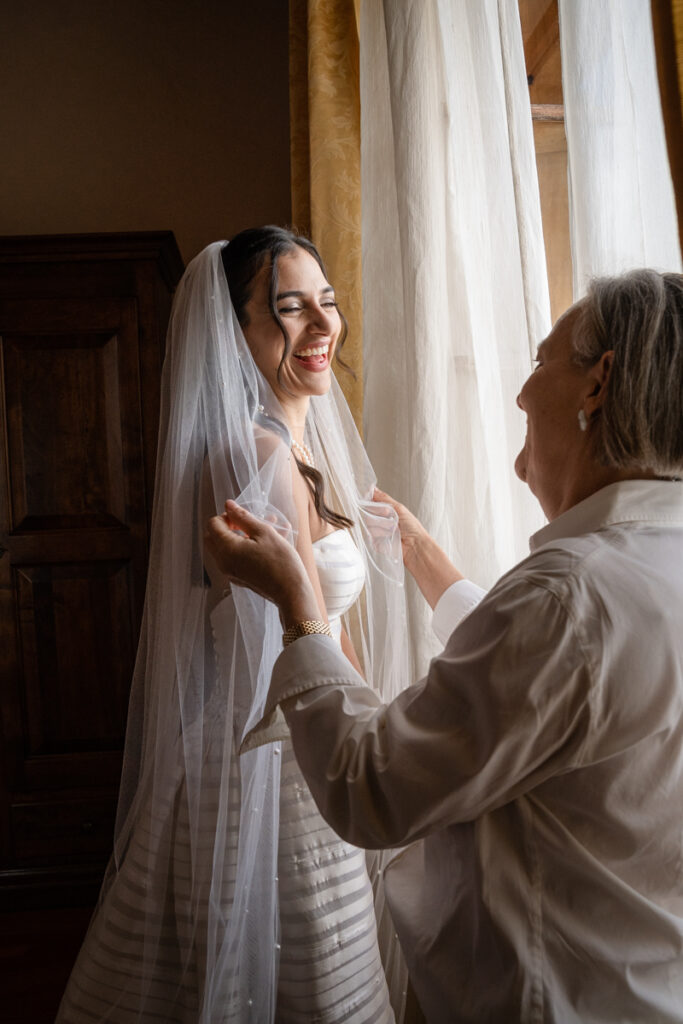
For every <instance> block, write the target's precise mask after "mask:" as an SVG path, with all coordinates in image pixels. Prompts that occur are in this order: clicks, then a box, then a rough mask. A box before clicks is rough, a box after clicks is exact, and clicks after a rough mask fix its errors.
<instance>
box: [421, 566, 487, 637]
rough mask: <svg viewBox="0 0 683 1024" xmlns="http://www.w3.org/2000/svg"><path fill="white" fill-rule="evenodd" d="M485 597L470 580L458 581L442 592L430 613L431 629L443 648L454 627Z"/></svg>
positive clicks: (482, 591)
mask: <svg viewBox="0 0 683 1024" xmlns="http://www.w3.org/2000/svg"><path fill="white" fill-rule="evenodd" d="M485 595H486V591H485V590H484V589H483V588H482V587H478V586H477V584H476V583H472V581H471V580H458V581H457V583H451V585H450V587H447V588H446V590H444V592H443V594H442V595H441V597H440V598H439V600H438V601H437V602H436V605H435V606H434V611H433V613H432V629H433V630H434V632H435V634H436V636H437V639H439V640H440V641H441V643H442V644H443V645H444V647H445V646H446V643H447V642H448V638H449V637H450V635H451V633H452V632H453V630H454V629H455V627H456V626H457V625H458V624H459V623H460V622H461V621H462V620H463V619H464V618H465V616H466V615H469V613H470V612H471V611H472V609H473V608H476V607H477V605H478V604H479V602H480V601H481V599H482V598H483V597H484V596H485Z"/></svg>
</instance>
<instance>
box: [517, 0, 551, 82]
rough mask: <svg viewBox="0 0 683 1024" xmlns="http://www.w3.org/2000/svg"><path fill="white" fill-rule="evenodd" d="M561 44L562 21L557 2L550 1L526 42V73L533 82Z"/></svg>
mask: <svg viewBox="0 0 683 1024" xmlns="http://www.w3.org/2000/svg"><path fill="white" fill-rule="evenodd" d="M559 42H560V19H559V15H558V11H557V0H548V3H547V5H546V7H545V10H544V11H543V14H542V15H541V17H540V18H539V20H538V21H537V23H536V26H535V28H534V30H533V32H530V33H529V35H528V36H527V38H526V39H525V41H524V60H525V63H526V73H527V76H528V77H529V79H530V80H533V79H534V78H535V77H536V75H537V74H538V72H539V70H540V68H541V67H542V66H543V64H544V62H545V60H546V58H547V57H548V54H549V53H550V51H551V50H552V48H553V47H554V46H556V45H559Z"/></svg>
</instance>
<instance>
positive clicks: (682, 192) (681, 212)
mask: <svg viewBox="0 0 683 1024" xmlns="http://www.w3.org/2000/svg"><path fill="white" fill-rule="evenodd" d="M651 6H652V28H653V30H654V39H655V52H656V55H657V73H658V76H659V92H660V96H661V100H662V115H663V117H664V130H665V132H666V144H667V149H668V151H669V165H670V168H671V178H672V180H673V186H674V195H675V197H676V209H677V210H678V237H679V240H680V241H681V248H683V0H651Z"/></svg>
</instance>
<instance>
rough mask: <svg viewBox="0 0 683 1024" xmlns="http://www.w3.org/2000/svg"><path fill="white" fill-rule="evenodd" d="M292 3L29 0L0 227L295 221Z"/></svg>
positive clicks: (18, 22)
mask: <svg viewBox="0 0 683 1024" xmlns="http://www.w3.org/2000/svg"><path fill="white" fill-rule="evenodd" d="M287 7H288V5H287V0H194V2H193V0H31V2H29V3H14V4H4V5H3V13H2V19H1V21H2V25H1V29H0V140H2V142H1V157H0V234H5V235H7V234H20V235H23V234H40V233H71V232H82V231H134V230H161V229H169V228H170V229H171V230H173V231H174V232H175V234H176V238H177V240H178V244H179V246H180V249H181V252H182V254H183V257H184V259H185V261H186V262H187V261H188V260H189V259H190V258H191V257H192V256H193V255H194V254H195V253H196V252H197V251H198V250H199V249H200V248H202V247H203V246H204V245H206V244H207V243H208V242H210V241H213V240H214V239H216V238H220V237H226V236H230V235H232V234H234V233H235V232H236V231H238V230H240V229H241V228H243V227H247V226H249V225H250V224H260V223H266V222H271V221H274V222H281V223H285V222H287V221H288V220H289V218H290V209H291V206H290V178H289V101H288V33H287Z"/></svg>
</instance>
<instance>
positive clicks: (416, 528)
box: [373, 487, 464, 608]
mask: <svg viewBox="0 0 683 1024" xmlns="http://www.w3.org/2000/svg"><path fill="white" fill-rule="evenodd" d="M373 498H374V500H375V501H378V502H383V503H384V504H387V505H390V506H391V507H392V508H393V510H394V511H395V512H396V515H397V516H398V528H399V531H400V533H401V547H402V549H403V564H404V565H405V567H406V569H407V570H408V572H409V573H410V574H411V576H413V578H414V579H415V582H416V583H417V585H418V587H419V588H420V590H421V591H422V594H423V596H424V598H425V599H426V600H427V602H428V603H429V605H430V607H432V608H434V607H436V604H437V601H438V600H439V598H440V597H441V595H442V594H443V593H444V591H445V590H447V589H448V587H450V585H451V584H452V583H457V582H458V581H459V580H461V579H463V578H464V577H463V575H462V573H461V572H460V571H459V570H458V569H456V568H455V566H454V565H453V563H452V562H451V561H450V559H449V558H448V555H447V554H446V553H445V551H443V550H442V549H441V548H440V547H439V545H438V544H437V543H436V541H435V540H434V539H433V538H432V537H430V535H429V534H428V533H427V531H426V530H425V528H424V526H423V525H422V523H421V522H420V521H419V519H417V518H416V516H414V515H413V513H412V512H411V511H410V510H409V509H407V508H406V507H405V505H401V503H400V502H398V501H396V500H395V499H394V498H392V497H390V495H388V494H385V492H384V491H380V489H379V488H378V487H377V488H375V493H374V495H373Z"/></svg>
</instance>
